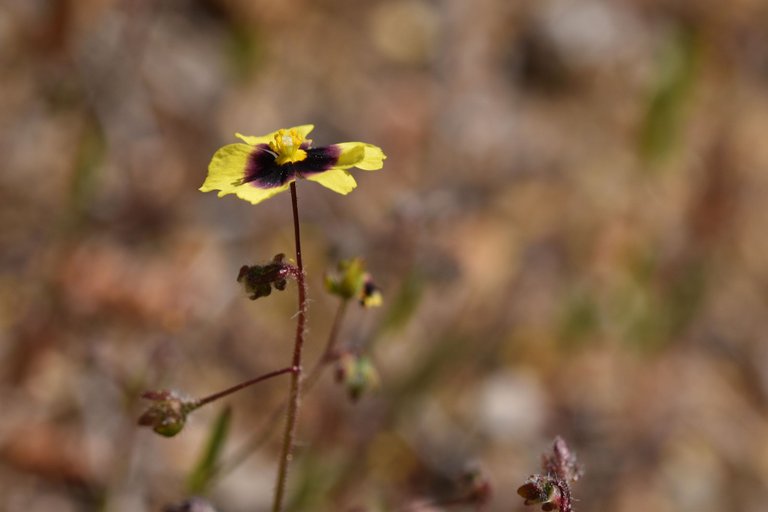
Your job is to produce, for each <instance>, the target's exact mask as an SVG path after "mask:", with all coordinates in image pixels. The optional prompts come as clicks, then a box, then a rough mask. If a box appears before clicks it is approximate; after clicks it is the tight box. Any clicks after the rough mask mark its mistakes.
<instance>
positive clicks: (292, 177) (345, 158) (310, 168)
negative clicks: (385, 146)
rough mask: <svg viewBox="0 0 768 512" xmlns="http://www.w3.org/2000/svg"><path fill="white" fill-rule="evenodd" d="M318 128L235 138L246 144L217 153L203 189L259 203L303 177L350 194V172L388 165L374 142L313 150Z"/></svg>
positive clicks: (232, 145) (351, 183)
mask: <svg viewBox="0 0 768 512" xmlns="http://www.w3.org/2000/svg"><path fill="white" fill-rule="evenodd" d="M313 128H314V126H313V125H311V124H306V125H302V126H296V127H294V128H288V129H281V130H277V131H276V132H273V133H270V134H269V135H264V136H262V137H251V136H245V135H240V134H239V133H238V134H236V136H237V137H238V138H239V139H241V140H242V141H243V142H245V144H242V143H238V144H229V145H227V146H224V147H223V148H220V149H219V150H218V151H216V153H215V154H214V155H213V159H211V163H210V164H209V165H208V177H206V179H205V182H204V183H203V186H202V187H200V190H202V191H203V192H210V191H212V190H218V191H219V197H221V196H224V195H227V194H235V195H237V197H239V198H240V199H243V200H245V201H248V202H250V203H252V204H257V203H260V202H262V201H264V200H265V199H268V198H270V197H272V196H274V195H275V194H279V193H280V192H284V191H286V190H288V188H289V187H290V185H291V183H292V182H294V181H296V179H298V178H303V179H307V180H310V181H316V182H317V183H319V184H321V185H323V186H324V187H327V188H329V189H331V190H333V191H334V192H338V193H339V194H348V193H350V192H352V190H354V188H355V187H356V186H357V182H355V179H354V178H353V177H352V175H351V174H350V173H349V171H348V170H347V169H349V168H351V167H357V168H358V169H363V170H365V171H375V170H378V169H381V168H382V167H383V166H384V159H385V158H386V156H385V155H384V152H383V151H382V150H381V148H379V147H377V146H374V145H372V144H366V143H364V142H342V143H341V144H332V145H330V146H325V147H321V148H313V147H312V141H311V140H310V139H307V135H308V134H309V132H311V131H312V129H313Z"/></svg>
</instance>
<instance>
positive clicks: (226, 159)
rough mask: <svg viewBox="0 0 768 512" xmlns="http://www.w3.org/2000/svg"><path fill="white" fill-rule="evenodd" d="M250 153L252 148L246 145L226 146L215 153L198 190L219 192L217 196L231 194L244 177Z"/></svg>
mask: <svg viewBox="0 0 768 512" xmlns="http://www.w3.org/2000/svg"><path fill="white" fill-rule="evenodd" d="M251 151H253V148H252V147H251V146H249V145H247V144H228V145H226V146H224V147H223V148H220V149H219V150H218V151H216V153H214V155H213V158H212V159H211V163H210V164H208V176H207V177H206V178H205V182H204V183H203V186H202V187H200V190H202V191H203V192H210V191H211V190H221V191H222V194H219V195H224V194H231V193H233V192H234V191H235V188H237V187H238V185H237V183H239V182H240V180H242V179H243V178H244V177H245V167H246V164H247V162H248V156H249V155H250V153H251Z"/></svg>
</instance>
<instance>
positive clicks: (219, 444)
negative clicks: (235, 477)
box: [187, 407, 232, 494]
mask: <svg viewBox="0 0 768 512" xmlns="http://www.w3.org/2000/svg"><path fill="white" fill-rule="evenodd" d="M231 419H232V408H231V407H225V408H224V409H223V410H222V411H221V414H219V416H218V417H217V418H216V421H215V422H214V423H213V425H212V427H211V432H210V434H209V436H208V442H207V444H206V446H205V450H204V451H203V453H202V455H201V457H200V460H199V461H198V463H197V465H196V466H195V469H194V470H192V472H191V473H190V474H189V477H188V478H187V491H188V492H189V493H190V494H202V493H203V492H204V491H205V489H206V488H207V487H208V485H209V484H210V481H211V478H212V477H213V476H214V475H215V473H216V467H217V465H218V461H219V458H220V457H221V453H222V451H223V449H224V444H225V443H226V440H227V436H228V435H229V426H230V423H231Z"/></svg>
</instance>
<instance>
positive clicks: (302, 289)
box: [272, 182, 307, 512]
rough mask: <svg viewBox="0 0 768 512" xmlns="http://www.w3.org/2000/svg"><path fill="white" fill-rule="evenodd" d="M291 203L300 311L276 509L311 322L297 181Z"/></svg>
mask: <svg viewBox="0 0 768 512" xmlns="http://www.w3.org/2000/svg"><path fill="white" fill-rule="evenodd" d="M291 205H292V206H293V233H294V236H295V241H296V265H297V266H298V268H299V272H298V275H297V276H296V282H297V284H298V288H299V314H298V317H297V319H296V341H295V343H294V345H293V363H292V366H293V368H295V371H294V372H293V373H292V374H291V391H290V395H289V399H288V414H287V418H286V421H285V433H284V434H283V449H282V452H281V455H280V467H279V468H278V471H277V485H276V487H275V501H274V503H273V504H272V512H281V511H282V510H283V501H284V498H285V484H286V481H287V478H288V465H289V464H290V462H291V459H292V458H293V445H294V439H295V437H296V424H297V423H296V420H297V419H298V416H299V404H300V402H301V373H302V369H301V353H302V350H303V348H304V331H305V329H306V328H305V325H306V321H307V285H306V282H305V280H304V264H303V263H302V260H301V232H300V230H299V206H298V200H297V199H296V182H292V183H291Z"/></svg>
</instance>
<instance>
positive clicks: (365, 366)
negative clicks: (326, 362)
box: [336, 352, 379, 402]
mask: <svg viewBox="0 0 768 512" xmlns="http://www.w3.org/2000/svg"><path fill="white" fill-rule="evenodd" d="M336 381H337V382H339V383H341V384H343V385H344V386H345V387H346V388H347V393H348V394H349V398H350V399H351V400H352V401H353V402H356V401H357V400H359V399H360V397H361V396H362V394H363V393H364V392H365V391H368V390H370V389H375V388H376V387H378V385H379V373H378V372H377V371H376V368H375V367H374V366H373V363H371V360H370V359H369V358H367V357H365V356H360V355H356V354H352V353H350V352H345V353H343V354H341V355H340V356H339V359H338V361H337V362H336Z"/></svg>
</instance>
